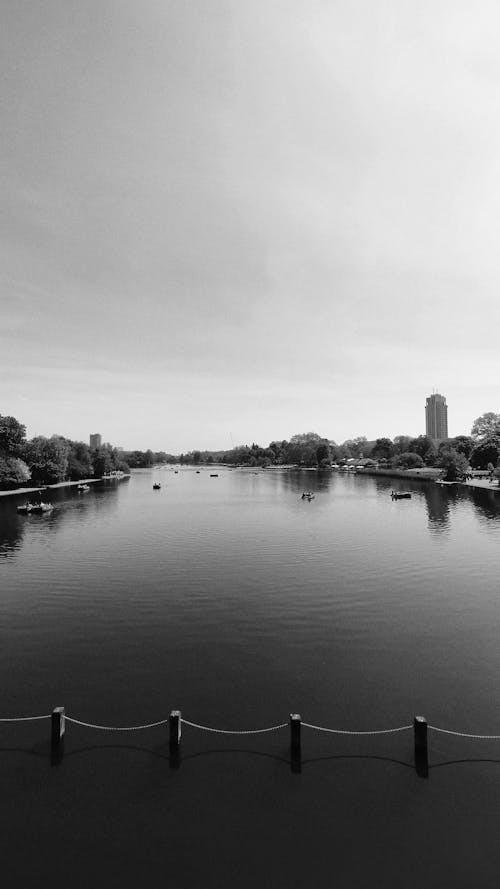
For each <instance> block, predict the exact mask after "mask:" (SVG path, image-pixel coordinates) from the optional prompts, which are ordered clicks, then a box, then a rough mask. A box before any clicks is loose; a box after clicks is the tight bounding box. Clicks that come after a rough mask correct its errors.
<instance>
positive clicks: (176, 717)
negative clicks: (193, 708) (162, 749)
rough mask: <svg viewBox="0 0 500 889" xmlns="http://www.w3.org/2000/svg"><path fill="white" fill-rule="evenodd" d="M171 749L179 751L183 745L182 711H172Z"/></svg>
mask: <svg viewBox="0 0 500 889" xmlns="http://www.w3.org/2000/svg"><path fill="white" fill-rule="evenodd" d="M169 726H170V749H171V750H178V748H179V746H180V743H181V726H182V720H181V711H180V710H171V711H170V719H169Z"/></svg>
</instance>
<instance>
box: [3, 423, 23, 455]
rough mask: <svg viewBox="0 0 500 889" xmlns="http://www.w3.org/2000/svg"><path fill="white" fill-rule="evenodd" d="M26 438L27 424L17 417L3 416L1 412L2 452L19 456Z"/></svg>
mask: <svg viewBox="0 0 500 889" xmlns="http://www.w3.org/2000/svg"><path fill="white" fill-rule="evenodd" d="M25 440H26V426H23V425H22V423H19V422H18V420H16V418H15V417H2V415H1V414H0V452H3V453H4V454H6V455H9V456H11V457H18V456H19V455H20V453H21V451H22V448H23V445H24V443H25Z"/></svg>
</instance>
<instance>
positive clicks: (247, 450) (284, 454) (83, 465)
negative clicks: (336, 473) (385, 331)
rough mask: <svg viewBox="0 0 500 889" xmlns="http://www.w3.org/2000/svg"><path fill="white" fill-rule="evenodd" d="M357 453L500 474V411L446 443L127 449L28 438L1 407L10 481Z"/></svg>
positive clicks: (1, 439) (305, 462)
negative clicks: (165, 465)
mask: <svg viewBox="0 0 500 889" xmlns="http://www.w3.org/2000/svg"><path fill="white" fill-rule="evenodd" d="M349 460H351V461H352V460H356V461H357V460H363V463H364V465H366V466H368V467H369V466H370V465H372V466H373V465H378V466H385V467H388V468H396V469H418V468H422V467H425V466H429V467H431V466H432V467H439V468H441V469H442V470H443V472H444V474H445V477H446V478H448V479H449V480H450V481H452V480H455V479H457V478H461V477H463V476H464V475H466V474H467V472H468V471H469V470H470V469H471V468H472V469H481V470H488V471H489V472H490V473H491V474H495V475H496V476H497V477H500V414H496V413H493V412H488V413H485V414H482V415H481V416H480V417H478V418H477V420H475V421H474V424H473V426H472V429H471V434H470V435H458V436H456V437H455V438H450V439H447V440H446V441H443V442H441V443H440V444H439V446H438V447H436V445H435V444H434V442H433V441H432V440H431V439H430V438H428V437H427V436H426V435H418V436H417V437H411V436H409V435H397V436H396V437H395V438H394V439H390V438H377V439H376V440H375V441H368V439H367V438H366V437H365V436H360V437H358V438H353V439H347V440H346V441H344V442H343V443H342V444H337V443H336V442H335V441H332V440H331V439H328V438H326V437H324V436H321V435H318V433H316V432H304V433H300V434H297V435H292V437H291V438H290V441H287V440H285V439H283V440H282V441H272V442H270V444H269V445H268V446H267V447H262V446H261V445H258V444H256V443H255V442H253V443H252V444H251V445H239V446H237V447H235V448H232V449H231V450H228V451H202V450H194V451H189V452H188V453H186V454H184V453H182V454H168V453H167V452H165V451H152V450H149V449H148V450H146V451H138V450H135V451H119V450H118V449H117V448H114V447H112V446H111V445H110V444H104V445H102V446H101V447H100V448H94V449H92V448H90V447H89V446H88V445H87V444H85V443H84V442H78V441H72V440H71V439H68V438H64V437H63V436H60V435H53V436H51V437H50V438H45V437H44V436H36V437H35V438H33V439H31V440H30V441H27V440H26V428H25V427H24V426H23V425H22V424H21V423H19V421H18V420H16V419H15V418H14V417H2V416H1V415H0V488H3V489H4V490H5V489H9V488H15V487H18V486H19V485H23V484H26V483H27V482H29V481H32V482H33V483H35V484H54V483H56V482H60V481H66V480H71V481H78V480H80V479H83V478H92V477H95V478H101V477H102V476H103V475H107V474H108V473H110V472H112V471H113V470H121V471H123V472H129V471H130V469H135V468H147V467H150V466H154V465H155V464H158V463H181V464H187V465H195V466H198V465H200V464H207V465H210V464H213V463H225V464H229V465H232V466H249V467H266V466H305V467H315V468H319V469H328V468H329V467H331V466H332V465H335V464H337V465H342V464H345V463H347V461H349Z"/></svg>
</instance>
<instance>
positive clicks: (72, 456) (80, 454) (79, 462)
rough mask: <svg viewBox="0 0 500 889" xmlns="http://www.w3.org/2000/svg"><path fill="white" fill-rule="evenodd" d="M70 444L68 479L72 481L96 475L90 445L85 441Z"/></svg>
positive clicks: (70, 442)
mask: <svg viewBox="0 0 500 889" xmlns="http://www.w3.org/2000/svg"><path fill="white" fill-rule="evenodd" d="M68 444H69V454H68V469H67V475H68V478H70V479H71V480H72V481H79V480H80V479H82V478H90V476H91V475H93V474H94V467H93V464H92V457H91V453H90V448H89V446H88V444H85V442H83V441H69V442H68Z"/></svg>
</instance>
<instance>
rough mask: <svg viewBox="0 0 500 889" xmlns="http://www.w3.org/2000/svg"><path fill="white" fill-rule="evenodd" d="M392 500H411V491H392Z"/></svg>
mask: <svg viewBox="0 0 500 889" xmlns="http://www.w3.org/2000/svg"><path fill="white" fill-rule="evenodd" d="M391 498H392V500H411V494H410V492H409V491H391Z"/></svg>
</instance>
